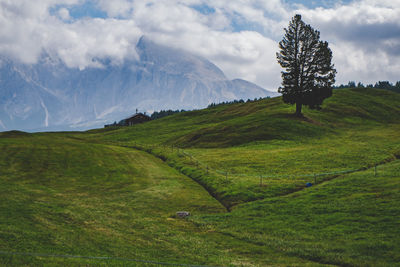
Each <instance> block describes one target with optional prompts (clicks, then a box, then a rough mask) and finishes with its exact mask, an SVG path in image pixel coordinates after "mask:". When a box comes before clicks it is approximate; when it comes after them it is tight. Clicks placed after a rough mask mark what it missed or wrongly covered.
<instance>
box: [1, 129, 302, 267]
mask: <svg viewBox="0 0 400 267" xmlns="http://www.w3.org/2000/svg"><path fill="white" fill-rule="evenodd" d="M0 151H1V153H0V164H1V166H0V170H1V172H0V211H1V212H0V251H8V252H34V253H48V254H61V255H64V254H67V255H83V256H109V257H122V258H130V259H140V260H150V261H161V262H175V263H193V264H213V265H228V264H231V263H240V262H246V263H249V264H263V262H264V263H265V262H266V260H268V261H272V262H276V263H279V262H281V263H285V264H291V263H299V262H302V263H303V264H307V261H305V260H300V261H299V259H298V258H296V257H291V256H284V257H282V256H281V254H280V253H277V252H274V251H273V250H272V251H271V250H270V249H269V248H263V247H259V246H255V245H250V246H249V244H247V242H243V241H240V240H236V239H234V238H226V237H224V236H221V235H220V234H217V233H212V232H209V229H207V228H205V227H196V226H195V225H193V224H191V223H188V222H187V221H186V220H182V219H177V218H174V215H175V212H176V211H179V210H188V211H190V212H191V213H192V214H194V215H196V216H199V215H201V214H212V213H216V212H223V211H224V208H223V207H222V206H221V205H220V204H219V203H218V202H217V201H216V200H215V199H213V198H211V197H210V196H209V195H208V194H207V192H206V191H205V190H204V189H203V188H202V187H200V186H199V185H198V184H196V183H195V182H193V181H192V180H190V179H189V178H187V177H185V176H183V175H181V174H179V173H178V172H177V171H175V170H174V169H171V168H170V167H168V166H167V165H166V164H165V163H163V162H162V161H161V160H159V159H157V158H155V157H153V156H151V155H149V154H147V153H144V152H141V151H137V150H132V149H126V148H121V147H117V146H109V145H101V144H92V143H84V142H82V141H79V140H75V139H70V138H66V137H65V136H64V134H35V135H29V134H23V133H18V132H12V133H3V134H0ZM248 250H252V251H259V253H260V255H268V259H263V258H262V257H260V256H259V257H249V255H246V254H247V251H248ZM101 263H104V264H107V265H108V264H112V265H122V266H124V265H126V264H132V265H134V264H135V263H132V262H124V261H113V260H108V261H97V260H87V259H63V258H47V257H25V256H17V255H14V256H12V255H2V254H0V264H5V265H19V266H20V265H25V264H28V265H42V264H50V265H71V264H90V265H92V264H93V265H97V264H101ZM138 265H139V266H142V265H143V264H142V263H140V264H138Z"/></svg>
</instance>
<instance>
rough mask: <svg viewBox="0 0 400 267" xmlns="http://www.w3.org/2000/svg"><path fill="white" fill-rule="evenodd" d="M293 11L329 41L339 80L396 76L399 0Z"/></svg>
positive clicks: (399, 41) (369, 0) (368, 80)
mask: <svg viewBox="0 0 400 267" xmlns="http://www.w3.org/2000/svg"><path fill="white" fill-rule="evenodd" d="M297 12H299V13H301V14H302V15H303V17H304V20H305V21H307V23H310V24H311V25H312V26H314V27H315V28H317V29H318V30H320V31H321V37H322V38H325V39H326V40H328V41H329V42H330V43H331V46H332V50H333V55H334V62H335V64H336V67H337V69H338V75H337V80H338V81H339V82H340V83H346V82H347V81H349V80H360V81H363V82H365V83H373V82H375V81H377V80H385V79H386V80H391V81H393V82H394V81H396V80H398V79H399V77H398V73H400V64H399V63H398V62H399V61H400V2H399V1H385V0H384V1H376V0H364V1H355V2H353V3H351V4H349V5H342V6H336V7H335V8H329V9H328V8H318V9H302V10H298V11H297Z"/></svg>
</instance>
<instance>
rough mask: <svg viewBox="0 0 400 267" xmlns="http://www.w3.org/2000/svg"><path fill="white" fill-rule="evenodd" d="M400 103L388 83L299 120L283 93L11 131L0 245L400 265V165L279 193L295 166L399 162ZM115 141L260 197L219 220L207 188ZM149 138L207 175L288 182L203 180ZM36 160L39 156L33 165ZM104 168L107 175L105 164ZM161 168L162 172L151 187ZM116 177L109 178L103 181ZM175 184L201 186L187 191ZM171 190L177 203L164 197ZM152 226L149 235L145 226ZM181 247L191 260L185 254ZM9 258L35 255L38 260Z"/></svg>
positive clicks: (351, 93)
mask: <svg viewBox="0 0 400 267" xmlns="http://www.w3.org/2000/svg"><path fill="white" fill-rule="evenodd" d="M398 103H400V97H399V95H396V94H391V93H389V92H385V91H381V90H379V91H377V90H365V91H362V92H361V91H359V90H340V91H336V92H335V94H334V97H332V98H330V99H328V100H327V101H326V103H325V105H324V107H323V110H322V111H311V110H305V115H306V118H305V119H298V118H294V117H293V116H292V115H291V113H292V112H293V108H292V107H290V106H287V105H283V104H282V103H281V100H280V99H279V98H278V99H270V100H263V101H258V102H253V103H247V104H236V105H225V106H218V107H215V108H212V109H206V110H201V111H195V112H190V113H183V114H178V115H174V116H171V117H167V118H164V119H161V120H157V121H153V122H150V123H145V124H142V125H137V126H135V127H130V128H122V129H117V130H112V129H101V130H94V131H90V132H88V133H73V134H72V133H58V134H39V135H36V136H34V137H24V134H21V133H14V135H18V137H17V138H5V136H4V135H7V134H0V136H1V135H3V138H0V140H1V141H0V145H1V149H2V151H7V153H2V154H1V156H0V157H1V159H0V164H1V166H0V167H1V170H3V172H2V173H1V174H0V177H1V180H0V181H1V183H2V185H1V187H0V188H1V190H2V193H1V194H0V197H2V198H3V199H7V201H9V202H8V203H9V204H8V203H7V204H5V201H3V200H2V201H1V202H0V203H3V205H2V207H1V211H2V216H0V224H2V226H1V228H0V229H7V230H3V231H1V232H0V238H1V239H2V240H3V242H0V244H2V247H0V249H10V250H14V251H16V250H23V251H33V250H35V251H37V249H38V248H41V249H43V251H45V252H49V250H50V251H52V252H54V253H60V254H61V253H70V254H95V255H99V254H100V255H105V254H106V255H112V256H122V257H129V258H132V257H142V258H147V257H148V256H151V257H153V258H154V255H155V257H156V258H157V259H161V260H164V261H173V262H191V263H207V264H236V265H238V264H248V265H252V264H256V265H257V264H260V265H265V264H275V265H277V264H283V265H292V264H294V263H297V264H299V265H305V264H307V263H308V264H312V263H310V261H311V262H315V263H325V264H326V263H331V264H338V265H357V266H366V265H371V266H376V265H382V266H387V265H396V264H398V263H399V260H400V259H399V258H398V256H397V255H399V254H400V253H399V252H400V244H399V241H398V239H397V236H399V230H398V229H400V228H399V227H398V226H399V225H398V221H399V217H400V214H399V208H398V207H399V204H400V203H399V199H400V192H399V180H400V178H399V175H398V173H399V164H400V163H399V162H398V161H393V162H392V163H389V164H387V165H386V164H385V165H382V166H380V167H379V168H378V173H379V176H378V177H377V178H375V177H374V176H373V175H372V174H373V171H372V170H371V169H368V170H366V171H365V172H357V173H354V174H349V175H343V176H340V177H337V178H336V179H334V180H331V181H327V182H324V183H321V184H318V185H317V186H314V187H312V188H308V189H305V190H301V191H299V192H297V193H293V194H289V195H286V196H284V195H285V194H287V193H289V192H291V191H293V190H298V189H304V183H305V182H306V181H307V179H308V178H307V179H304V178H301V177H293V176H295V174H297V173H302V174H303V173H314V172H323V171H326V170H343V169H347V168H359V167H367V166H372V165H373V164H375V163H379V162H385V161H389V160H394V159H395V155H397V156H398V155H399V151H400V145H399V144H400V135H399V134H398V132H399V130H400V127H399V122H400V119H399V118H400V107H399V105H398ZM31 138H32V139H31ZM71 138H73V139H71ZM115 142H118V143H117V144H120V145H125V146H126V145H129V146H135V143H136V146H140V147H145V148H146V149H147V150H148V151H150V152H151V153H153V154H156V155H158V156H160V157H163V158H165V159H167V160H166V161H167V163H168V164H169V165H171V166H174V167H176V168H177V169H180V170H181V171H182V172H184V173H186V174H189V175H190V176H191V177H193V178H195V179H197V180H198V181H199V182H201V183H203V185H204V186H205V187H207V188H208V189H209V190H211V191H213V192H214V193H215V194H217V195H218V197H219V198H220V199H222V201H225V204H228V205H229V204H235V203H240V202H246V201H248V200H252V199H256V198H264V200H260V201H255V202H252V203H247V204H242V205H239V206H236V207H235V208H234V210H233V212H231V213H229V214H223V213H220V214H215V215H212V213H214V212H217V211H218V210H221V207H220V206H219V205H218V204H217V203H216V202H213V201H212V200H210V199H209V198H208V195H207V194H205V193H204V191H202V190H200V188H199V187H195V185H193V184H192V183H189V182H190V181H188V180H185V179H184V178H183V177H182V176H180V175H179V174H177V173H176V172H173V171H171V170H170V169H169V168H168V167H167V166H166V165H164V164H163V163H162V162H161V161H159V160H156V159H154V158H153V157H151V156H149V155H147V154H144V153H143V152H138V151H136V150H132V149H127V148H123V147H116V146H111V145H105V144H107V143H108V144H115ZM93 143H97V144H93ZM139 144H140V145H139ZM150 144H160V145H172V144H174V145H179V146H181V147H185V150H186V151H187V152H189V153H191V154H193V155H194V156H195V158H196V159H197V160H199V159H201V160H200V161H201V162H203V163H204V164H206V165H209V167H210V170H211V169H221V170H226V169H229V170H230V171H231V172H233V173H235V172H236V173H240V174H242V173H247V174H250V175H257V174H259V173H265V174H274V175H286V176H287V175H289V176H291V178H287V177H286V176H285V177H286V178H285V177H284V178H282V177H275V178H269V179H268V178H266V179H265V183H266V184H267V186H266V187H259V186H257V183H258V179H256V178H257V177H256V178H254V177H243V176H230V178H229V180H228V181H226V180H225V177H224V176H223V175H219V174H216V173H211V172H210V174H209V175H206V170H205V169H204V168H202V167H201V165H200V167H196V165H197V164H198V163H196V161H194V160H193V159H191V158H190V157H188V156H184V155H183V154H182V151H177V150H176V149H174V150H173V151H172V149H168V148H164V147H162V146H161V147H155V148H149V147H148V146H144V145H150ZM72 148H73V149H72ZM72 151H75V152H72ZM27 152H28V153H29V154H27ZM36 154H37V155H36ZM29 155H36V156H35V157H30V156H29ZM105 155H106V156H105ZM36 157H38V158H39V160H33V159H35V158H36ZM41 157H42V158H41ZM137 158H140V159H141V160H135V159H137ZM69 162H70V163H69ZM143 165H146V166H151V168H143ZM28 166H31V168H29V167H28ZM140 166H142V167H140ZM99 167H100V168H103V169H102V170H101V171H98V170H97V168H99ZM146 170H147V171H146ZM154 172H155V173H158V174H157V175H154V174H153V173H154ZM43 173H44V174H45V175H42V174H43ZM160 174H161V176H165V177H166V178H167V179H165V180H162V181H163V183H165V184H163V185H162V186H161V187H160V186H158V187H157V186H155V184H157V182H156V181H158V182H160V181H159V180H160V179H159V176H158V175H160ZM98 177H102V178H100V179H98ZM111 177H115V179H111V180H110V182H109V183H107V181H109V179H110V178H111ZM131 177H135V179H134V181H132V179H131ZM136 177H142V178H143V179H137V178H136ZM179 177H181V178H179ZM323 178H324V177H320V178H319V182H321V181H322V179H323ZM327 178H332V177H325V178H324V179H327ZM180 179H182V180H180ZM254 179H256V180H254ZM81 180H82V182H80V181H81ZM177 180H179V181H180V182H179V183H178V184H179V185H181V184H182V183H183V184H185V183H186V182H187V183H188V184H187V185H186V186H188V187H192V186H193V189H192V190H188V191H185V192H183V193H182V192H181V191H179V187H177V186H176V185H177V184H176V181H177ZM184 180H185V181H186V182H183V181H184ZM149 181H152V182H149ZM104 184H106V185H107V184H108V185H109V186H104ZM42 185H43V186H42ZM174 185H175V186H174ZM137 186H139V187H141V188H142V187H144V188H142V189H140V190H138V188H137ZM155 187H156V189H154V188H155ZM66 188H67V189H68V188H70V189H68V191H67V193H68V194H67V193H65V192H64V191H65V190H66ZM124 188H130V190H124ZM174 190H177V191H178V192H181V193H182V194H183V195H182V198H180V200H177V201H165V195H168V192H171V191H174ZM132 192H134V194H133V196H132ZM15 193H17V195H16V196H15V197H13V195H14V194H15ZM282 195H283V196H282ZM192 196H198V197H196V198H193V199H192ZM207 198H208V200H207ZM8 199H9V200H8ZM105 200H106V201H105ZM203 201H204V202H203ZM126 203H130V204H131V205H128V204H126ZM182 203H185V205H186V206H184V207H182V206H180V205H182ZM199 203H203V204H201V205H199ZM149 205H152V207H154V206H156V207H158V209H154V210H153V209H149ZM90 207H92V209H89V210H88V209H87V208H90ZM178 208H179V209H180V208H185V209H186V208H187V209H190V210H194V211H195V214H194V216H193V217H192V218H191V219H190V220H189V221H188V222H187V221H180V220H171V218H169V217H170V216H171V215H172V214H173V213H174V211H176V210H177V209H178ZM94 210H96V212H95V211H94ZM97 210H98V211H97ZM54 211H55V212H54ZM136 213H137V214H140V215H139V216H135V215H134V214H136ZM9 214H11V216H10V215H9ZM25 214H26V215H25ZM25 217H26V218H25ZM40 218H44V219H40ZM79 218H81V220H78V219H79ZM86 221H87V222H92V223H91V224H85V223H84V222H86ZM94 222H95V223H94ZM132 222H133V223H132ZM132 225H134V226H135V227H132ZM136 226H137V227H136ZM144 228H145V229H147V228H149V229H152V231H146V232H145V233H143V229H144ZM49 229H51V231H49ZM9 230H10V231H9ZM53 230H55V231H53ZM80 239H82V241H80ZM110 240H111V242H110ZM136 240H138V243H136ZM4 241H5V242H4ZM77 241H79V242H77ZM146 241H147V242H146ZM77 243H78V244H80V245H78V246H77V245H76V244H77ZM110 244H111V245H110ZM52 249H53V250H52ZM179 250H180V252H179V253H180V254H181V255H182V258H185V260H184V261H182V260H180V259H179V258H177V253H178V251H179ZM104 252H106V253H104ZM1 259H2V261H3V262H5V263H7V262H9V261H12V262H13V263H18V264H23V263H31V262H32V258H28V259H21V257H5V256H1ZM34 260H35V261H37V262H39V263H40V262H43V261H44V262H46V260H48V259H41V258H37V257H36V258H35V259H34ZM54 262H55V263H59V262H57V261H56V260H54ZM77 262H79V263H82V261H80V260H77ZM68 263H70V261H68ZM89 263H93V262H89Z"/></svg>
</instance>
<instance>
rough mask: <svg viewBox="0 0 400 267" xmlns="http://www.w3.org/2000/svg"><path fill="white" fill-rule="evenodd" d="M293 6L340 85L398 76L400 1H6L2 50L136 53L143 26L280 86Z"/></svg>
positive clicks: (68, 59) (239, 74) (28, 59)
mask: <svg viewBox="0 0 400 267" xmlns="http://www.w3.org/2000/svg"><path fill="white" fill-rule="evenodd" d="M295 14H301V15H302V18H303V20H304V21H305V22H306V23H307V24H311V26H312V27H313V28H315V29H317V30H319V31H320V32H321V40H324V41H328V43H329V47H330V48H331V49H332V52H333V62H334V64H335V67H336V69H337V72H338V73H337V76H336V80H337V82H336V83H337V84H347V82H348V81H356V82H358V81H361V82H363V83H364V84H369V83H375V82H376V81H379V80H388V81H391V82H396V81H398V80H400V0H342V1H340V0H337V1H335V0H321V1H313V0H311V1H307V0H229V1H228V0H157V1H151V0H40V1H32V0H0V26H1V27H0V55H5V56H8V57H11V58H13V59H15V60H18V61H20V62H23V63H26V64H35V63H36V62H37V61H38V59H39V58H40V56H41V55H43V53H46V54H48V55H50V56H52V57H55V58H58V59H61V60H62V61H63V62H64V63H65V64H66V65H67V66H69V67H72V68H80V69H85V68H88V67H101V63H99V62H101V60H99V59H109V60H111V62H113V64H121V63H122V62H123V61H124V60H126V59H135V58H137V54H136V51H135V45H136V43H137V41H138V40H139V38H140V37H141V36H143V35H145V36H147V37H148V38H150V39H151V40H153V41H154V42H156V43H160V44H164V45H167V46H170V47H174V48H177V49H184V50H187V51H189V52H191V53H194V54H197V55H200V56H203V57H205V58H207V59H209V60H210V61H212V62H213V63H214V64H216V65H217V66H218V67H220V68H221V69H222V70H223V71H224V72H225V74H226V76H227V77H228V78H230V79H234V78H242V79H246V80H248V81H251V82H254V83H256V84H258V85H260V86H262V87H264V88H266V89H269V90H272V91H276V90H277V88H278V87H279V86H280V83H281V76H280V72H281V71H282V70H281V68H280V66H279V65H278V63H277V61H276V53H277V52H279V48H278V43H279V41H280V40H281V39H282V38H283V34H284V30H283V29H284V28H285V27H287V26H288V23H289V21H290V20H291V18H292V17H293V16H294V15H295Z"/></svg>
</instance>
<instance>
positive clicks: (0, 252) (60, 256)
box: [0, 251, 215, 267]
mask: <svg viewBox="0 0 400 267" xmlns="http://www.w3.org/2000/svg"><path fill="white" fill-rule="evenodd" d="M0 255H8V256H30V257H48V258H65V259H87V260H114V261H125V262H135V263H144V264H152V265H162V266H185V267H215V266H210V265H193V264H184V263H170V262H158V261H154V260H139V259H130V258H122V257H107V256H82V255H63V254H48V253H35V252H14V251H0Z"/></svg>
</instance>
